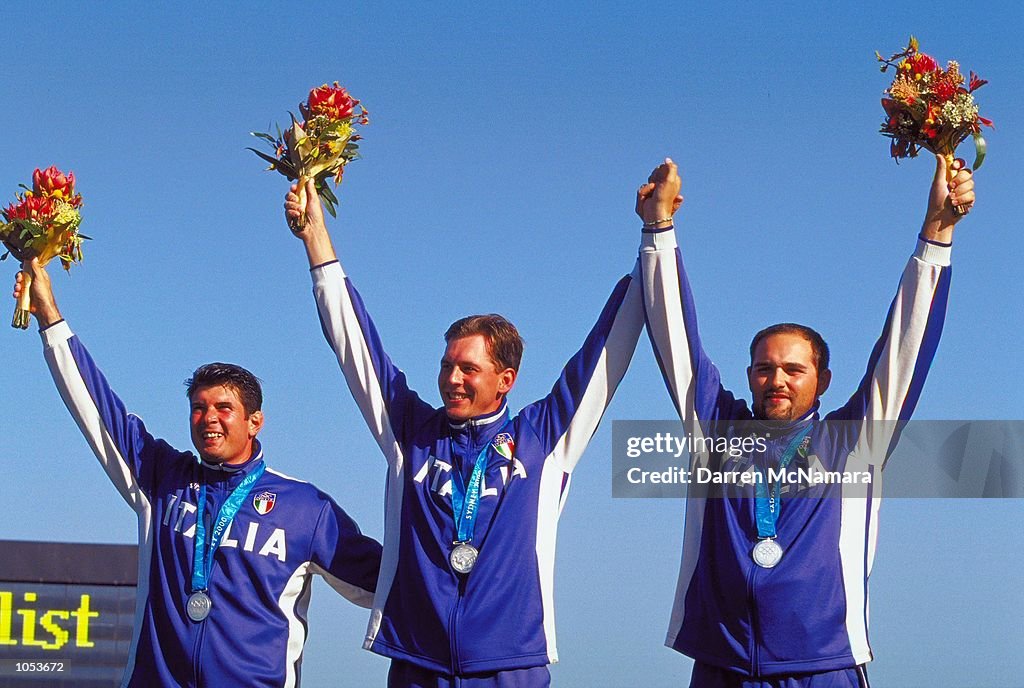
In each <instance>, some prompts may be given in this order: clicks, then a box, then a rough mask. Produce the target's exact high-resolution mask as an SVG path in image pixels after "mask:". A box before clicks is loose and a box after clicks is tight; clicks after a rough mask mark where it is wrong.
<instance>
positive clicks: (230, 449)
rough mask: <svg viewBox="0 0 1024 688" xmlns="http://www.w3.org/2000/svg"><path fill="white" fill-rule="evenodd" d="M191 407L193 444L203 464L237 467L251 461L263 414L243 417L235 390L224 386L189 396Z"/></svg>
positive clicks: (207, 388) (196, 391)
mask: <svg viewBox="0 0 1024 688" xmlns="http://www.w3.org/2000/svg"><path fill="white" fill-rule="evenodd" d="M191 404H192V415H191V420H190V424H191V427H192V444H193V445H194V446H195V448H196V451H198V452H199V456H201V457H202V459H203V460H204V461H206V462H208V463H226V464H240V463H245V462H246V461H248V460H249V459H250V458H251V457H252V449H253V446H252V445H253V440H255V438H256V435H257V434H258V433H259V431H260V429H261V428H262V427H263V412H262V411H253V412H252V413H251V414H248V413H246V411H245V406H244V405H243V404H242V399H241V397H240V396H239V394H238V390H236V389H235V388H234V387H229V386H227V385H212V386H210V387H200V388H198V389H196V390H195V391H194V392H193V393H192V398H191Z"/></svg>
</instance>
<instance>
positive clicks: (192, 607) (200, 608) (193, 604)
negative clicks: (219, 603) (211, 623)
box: [185, 590, 213, 622]
mask: <svg viewBox="0 0 1024 688" xmlns="http://www.w3.org/2000/svg"><path fill="white" fill-rule="evenodd" d="M212 608H213V600H211V599H210V596H209V595H207V594H206V593H205V592H203V591H202V590H199V591H198V592H194V593H192V594H191V595H189V596H188V603H187V604H186V605H185V611H186V612H187V613H188V618H190V619H192V620H193V621H196V622H199V621H202V620H203V619H205V618H206V617H208V616H209V615H210V609H212Z"/></svg>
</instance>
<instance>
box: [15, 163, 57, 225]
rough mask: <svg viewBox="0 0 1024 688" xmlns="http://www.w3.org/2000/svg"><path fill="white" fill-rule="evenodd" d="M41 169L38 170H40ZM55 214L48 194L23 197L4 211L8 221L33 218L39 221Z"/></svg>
mask: <svg viewBox="0 0 1024 688" xmlns="http://www.w3.org/2000/svg"><path fill="white" fill-rule="evenodd" d="M38 171H39V170H36V172H38ZM52 214H53V201H52V200H50V199H49V198H47V197H46V196H28V195H27V194H26V197H25V198H23V199H21V201H19V202H18V204H17V205H15V204H13V203H12V204H11V205H9V206H7V208H6V209H5V210H4V211H3V215H4V219H5V220H7V222H12V221H14V220H32V221H34V222H39V221H40V220H41V219H47V218H49V217H50V216H51V215H52Z"/></svg>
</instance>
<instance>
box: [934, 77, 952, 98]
mask: <svg viewBox="0 0 1024 688" xmlns="http://www.w3.org/2000/svg"><path fill="white" fill-rule="evenodd" d="M932 92H933V93H934V94H935V97H936V98H938V99H939V102H940V103H945V102H946V101H947V100H949V99H950V98H952V97H953V96H955V95H956V86H954V85H953V83H952V82H950V81H949V80H948V79H941V80H940V81H938V82H936V83H935V85H934V86H933V87H932Z"/></svg>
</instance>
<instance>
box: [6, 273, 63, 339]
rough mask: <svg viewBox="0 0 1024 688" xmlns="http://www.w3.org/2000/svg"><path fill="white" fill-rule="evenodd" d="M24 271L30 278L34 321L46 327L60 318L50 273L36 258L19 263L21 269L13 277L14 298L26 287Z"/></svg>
mask: <svg viewBox="0 0 1024 688" xmlns="http://www.w3.org/2000/svg"><path fill="white" fill-rule="evenodd" d="M25 273H28V275H29V277H30V279H29V282H30V286H28V287H27V288H28V289H29V298H30V299H31V301H32V306H31V312H32V314H33V315H35V316H36V322H38V323H39V326H40V327H46V326H47V325H52V324H53V323H55V322H57V321H59V320H60V319H61V315H60V311H59V310H57V302H56V300H55V299H54V298H53V287H52V285H51V284H50V275H49V274H48V273H47V272H46V269H45V268H44V267H43V266H42V265H40V264H39V260H38V259H37V258H32V259H31V260H26V261H24V262H22V264H21V271H20V272H18V275H17V276H16V277H15V278H14V299H15V300H17V299H18V298H19V297H20V296H21V293H22V291H23V290H24V289H25V288H26V286H27V285H26V284H25Z"/></svg>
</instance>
